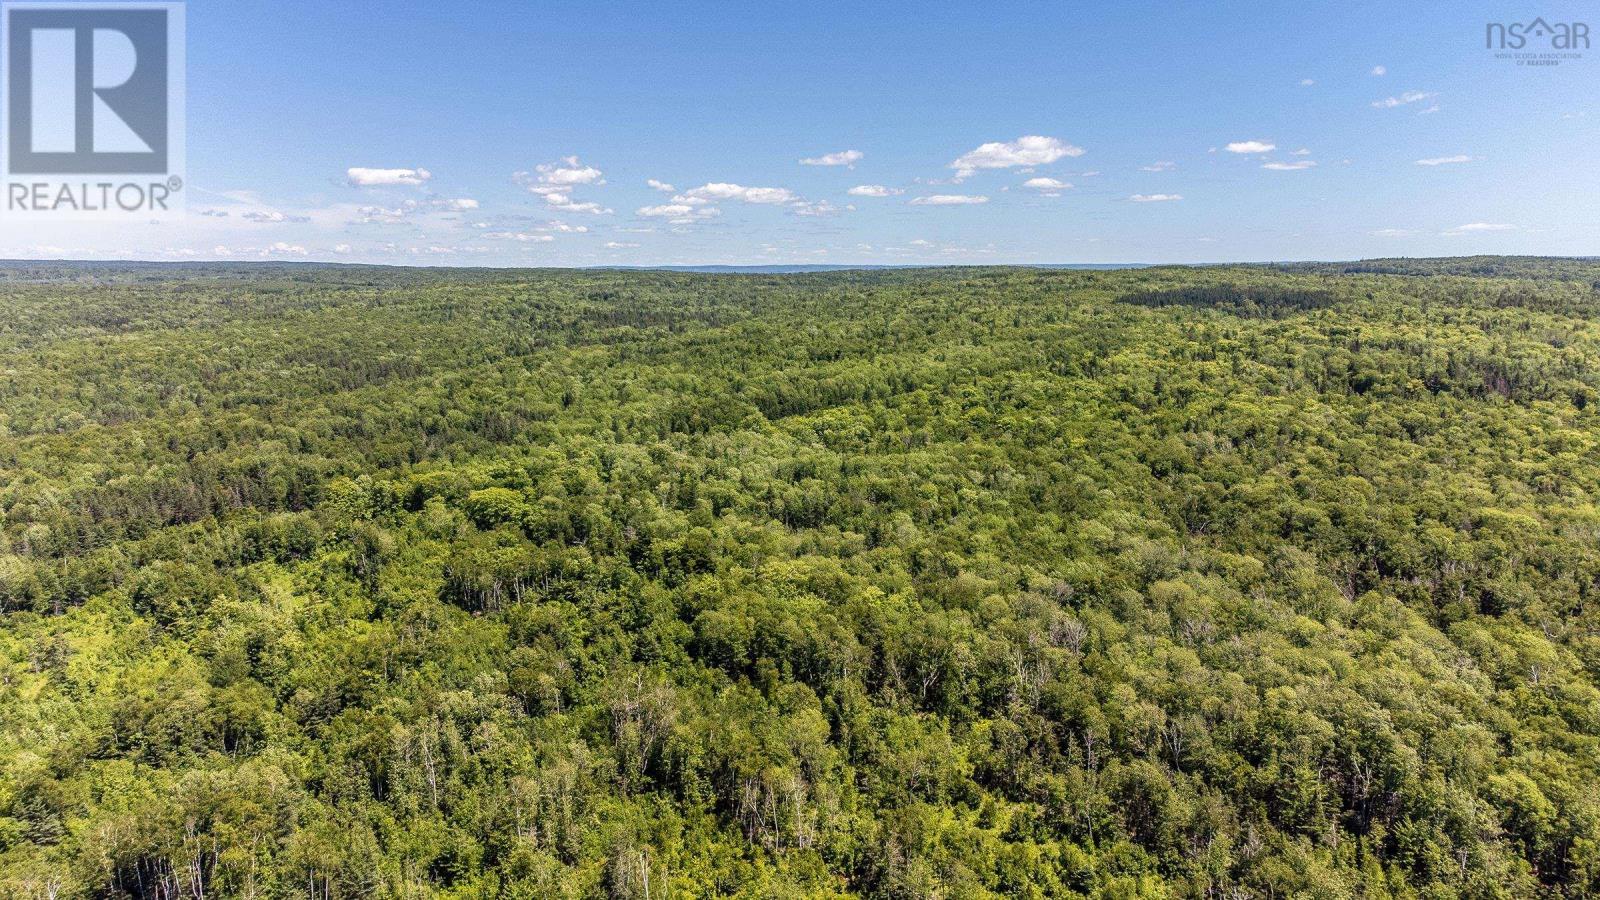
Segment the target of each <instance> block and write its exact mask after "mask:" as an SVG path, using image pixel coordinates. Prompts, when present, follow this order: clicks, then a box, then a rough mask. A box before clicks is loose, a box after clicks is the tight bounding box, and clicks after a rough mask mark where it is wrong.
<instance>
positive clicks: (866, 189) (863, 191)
mask: <svg viewBox="0 0 1600 900" xmlns="http://www.w3.org/2000/svg"><path fill="white" fill-rule="evenodd" d="M845 193H847V194H849V195H851V196H852V197H889V196H892V195H894V194H904V193H905V191H903V190H901V189H899V188H889V187H884V186H883V185H881V184H858V185H856V186H855V187H853V188H851V189H850V190H848V191H845Z"/></svg>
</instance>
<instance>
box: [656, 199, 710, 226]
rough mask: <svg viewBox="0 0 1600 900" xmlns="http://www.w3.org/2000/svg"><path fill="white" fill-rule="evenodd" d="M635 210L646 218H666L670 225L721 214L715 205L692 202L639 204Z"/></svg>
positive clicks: (685, 223)
mask: <svg viewBox="0 0 1600 900" xmlns="http://www.w3.org/2000/svg"><path fill="white" fill-rule="evenodd" d="M637 212H638V214H639V215H641V216H644V217H645V218H647V219H666V220H667V222H668V223H669V224H672V225H688V224H689V223H691V222H697V221H700V220H703V219H711V218H715V217H717V216H720V215H722V211H721V210H719V209H717V208H716V207H715V206H705V205H698V204H693V203H663V204H661V205H659V206H641V207H639V209H638V210H637Z"/></svg>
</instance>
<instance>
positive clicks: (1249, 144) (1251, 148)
mask: <svg viewBox="0 0 1600 900" xmlns="http://www.w3.org/2000/svg"><path fill="white" fill-rule="evenodd" d="M1276 149H1278V145H1277V144H1274V143H1272V142H1271V141H1234V142H1233V143H1231V144H1229V145H1228V152H1229V153H1270V152H1272V151H1273V150H1276Z"/></svg>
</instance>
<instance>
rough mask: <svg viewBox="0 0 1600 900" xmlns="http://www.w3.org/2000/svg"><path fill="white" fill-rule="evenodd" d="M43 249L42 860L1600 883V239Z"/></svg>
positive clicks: (1196, 892)
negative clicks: (573, 256) (1047, 256)
mask: <svg viewBox="0 0 1600 900" xmlns="http://www.w3.org/2000/svg"><path fill="white" fill-rule="evenodd" d="M0 298H3V299H0V373H3V377H0V897H5V898H16V900H88V898H106V900H213V898H216V900H221V898H248V900H279V898H281V900H343V898H369V897H370V898H394V900H410V898H423V897H438V898H453V900H490V898H519V900H520V898H527V900H533V898H589V897H605V898H625V900H635V898H638V900H645V898H709V897H739V898H800V897H818V898H846V897H861V898H906V900H911V898H947V900H963V898H999V897H1019V898H1047V897H1098V898H1185V897H1193V898H1207V900H1225V898H1227V900H1235V898H1257V897H1260V898H1288V897H1309V898H1328V900H1335V898H1352V900H1354V898H1363V900H1385V898H1396V900H1399V898H1417V900H1422V898H1427V900H1469V898H1485V900H1488V898H1524V897H1525V898H1581V897H1591V896H1600V606H1596V607H1591V606H1590V601H1591V600H1594V601H1596V603H1600V505H1597V503H1600V261H1596V260H1581V259H1546V258H1507V257H1478V258H1459V259H1441V260H1405V259H1393V260H1369V261H1364V262H1359V263H1327V264H1322V263H1317V264H1291V265H1277V266H1267V265H1260V266H1205V267H1153V268H1140V269H1126V270H1107V271H1073V270H1051V269H1039V268H1001V267H995V268H984V267H948V268H929V269H889V270H876V271H834V272H817V273H807V274H761V273H757V274H703V273H693V272H680V271H649V270H635V271H621V270H538V269H524V270H492V269H481V270H471V269H466V270H463V269H425V268H415V269H407V268H382V267H362V266H310V265H302V266H296V265H244V264H206V265H201V264H194V265H158V264H149V265H136V264H116V263H102V264H67V263H7V264H4V265H3V266H0Z"/></svg>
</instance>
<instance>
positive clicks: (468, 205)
mask: <svg viewBox="0 0 1600 900" xmlns="http://www.w3.org/2000/svg"><path fill="white" fill-rule="evenodd" d="M433 205H434V206H437V207H439V208H440V209H448V210H450V211H452V212H466V211H467V210H469V209H477V208H478V201H476V200H474V199H472V198H471V197H455V198H449V197H440V198H439V199H437V200H435V201H433Z"/></svg>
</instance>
